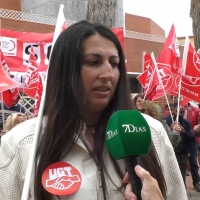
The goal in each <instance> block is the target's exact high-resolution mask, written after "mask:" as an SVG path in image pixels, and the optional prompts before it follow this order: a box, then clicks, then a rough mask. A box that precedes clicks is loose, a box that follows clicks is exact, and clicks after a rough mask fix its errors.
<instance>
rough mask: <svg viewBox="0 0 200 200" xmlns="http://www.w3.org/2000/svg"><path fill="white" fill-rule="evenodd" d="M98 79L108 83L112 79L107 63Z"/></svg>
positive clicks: (110, 68)
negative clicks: (105, 80)
mask: <svg viewBox="0 0 200 200" xmlns="http://www.w3.org/2000/svg"><path fill="white" fill-rule="evenodd" d="M99 78H102V79H107V80H108V81H111V80H112V79H113V78H114V74H113V68H112V66H111V64H110V63H109V62H106V63H104V65H103V67H102V72H101V74H100V75H99Z"/></svg>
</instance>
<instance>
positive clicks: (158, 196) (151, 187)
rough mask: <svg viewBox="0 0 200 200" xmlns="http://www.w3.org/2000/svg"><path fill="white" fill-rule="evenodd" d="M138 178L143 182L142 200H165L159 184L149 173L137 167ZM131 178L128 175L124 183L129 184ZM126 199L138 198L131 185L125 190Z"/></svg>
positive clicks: (134, 199) (135, 199) (133, 199)
mask: <svg viewBox="0 0 200 200" xmlns="http://www.w3.org/2000/svg"><path fill="white" fill-rule="evenodd" d="M135 172H136V174H137V176H138V177H139V178H140V179H141V180H142V184H143V187H142V192H141V194H142V200H164V198H163V196H162V193H161V191H160V189H159V186H158V182H157V181H156V180H155V179H154V178H153V177H152V176H151V175H150V174H149V172H148V171H146V170H145V169H143V168H142V167H140V166H139V165H137V166H136V167H135ZM129 180H130V177H129V175H128V173H126V175H125V177H124V179H123V182H124V183H128V182H129ZM125 197H126V199H128V200H137V197H136V196H135V194H134V193H133V192H132V189H131V185H130V184H127V186H126V190H125Z"/></svg>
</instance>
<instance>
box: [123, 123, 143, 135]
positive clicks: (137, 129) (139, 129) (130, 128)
mask: <svg viewBox="0 0 200 200" xmlns="http://www.w3.org/2000/svg"><path fill="white" fill-rule="evenodd" d="M122 128H125V133H127V132H128V133H133V132H137V133H138V132H139V133H144V132H146V127H145V126H142V127H136V126H134V125H132V124H123V125H122Z"/></svg>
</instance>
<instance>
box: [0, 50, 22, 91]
mask: <svg viewBox="0 0 200 200" xmlns="http://www.w3.org/2000/svg"><path fill="white" fill-rule="evenodd" d="M1 59H2V53H1ZM0 64H1V67H0V92H3V91H6V90H9V89H12V88H16V87H18V86H19V85H20V83H17V82H15V81H14V80H13V79H11V78H10V76H8V75H7V74H6V71H4V68H5V65H4V67H3V66H2V61H1V62H0Z"/></svg>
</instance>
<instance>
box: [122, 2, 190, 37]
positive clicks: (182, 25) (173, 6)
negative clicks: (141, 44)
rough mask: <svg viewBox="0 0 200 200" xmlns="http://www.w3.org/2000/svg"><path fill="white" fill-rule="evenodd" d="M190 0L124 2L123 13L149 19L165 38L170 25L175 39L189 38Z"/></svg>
mask: <svg viewBox="0 0 200 200" xmlns="http://www.w3.org/2000/svg"><path fill="white" fill-rule="evenodd" d="M190 1H191V0H124V11H125V13H130V14H134V15H139V16H144V17H148V18H151V19H152V20H153V21H154V22H155V23H156V24H158V25H159V26H160V27H161V28H162V29H164V31H165V35H166V36H167V35H168V33H169V31H170V28H171V25H172V23H174V25H175V28H176V35H177V37H182V36H191V35H193V33H192V20H191V18H190V16H189V13H190Z"/></svg>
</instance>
